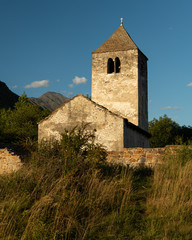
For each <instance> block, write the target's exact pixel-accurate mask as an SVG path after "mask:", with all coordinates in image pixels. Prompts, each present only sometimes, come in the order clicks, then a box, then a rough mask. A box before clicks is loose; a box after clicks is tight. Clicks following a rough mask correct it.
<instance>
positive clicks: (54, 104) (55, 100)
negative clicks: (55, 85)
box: [28, 92, 69, 111]
mask: <svg viewBox="0 0 192 240" xmlns="http://www.w3.org/2000/svg"><path fill="white" fill-rule="evenodd" d="M28 99H29V101H30V102H32V103H34V104H37V105H40V106H41V107H42V108H47V109H49V110H51V111H53V110H55V109H56V108H58V107H59V106H60V105H61V104H63V103H64V102H65V101H67V100H68V99H69V98H67V97H64V96H63V95H62V94H60V93H56V92H46V93H45V94H43V95H42V96H41V97H39V98H34V97H30V98H28Z"/></svg>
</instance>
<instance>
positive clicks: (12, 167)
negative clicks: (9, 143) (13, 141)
mask: <svg viewBox="0 0 192 240" xmlns="http://www.w3.org/2000/svg"><path fill="white" fill-rule="evenodd" d="M22 165H23V164H22V162H21V159H20V157H19V156H17V155H14V153H13V152H9V151H8V150H7V148H3V149H0V174H7V173H11V172H13V171H17V170H18V169H19V168H20V167H21V166H22Z"/></svg>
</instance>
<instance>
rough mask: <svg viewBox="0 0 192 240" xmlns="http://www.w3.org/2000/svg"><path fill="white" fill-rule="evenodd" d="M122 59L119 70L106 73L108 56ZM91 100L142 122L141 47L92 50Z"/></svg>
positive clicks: (137, 122) (133, 121)
mask: <svg viewBox="0 0 192 240" xmlns="http://www.w3.org/2000/svg"><path fill="white" fill-rule="evenodd" d="M116 57H118V58H119V60H120V73H110V74H108V73H107V62H108V59H109V58H112V59H113V60H115V58H116ZM91 96H92V100H93V101H95V102H97V103H98V104H100V105H103V106H104V107H106V108H108V109H109V110H110V111H112V112H114V113H117V114H119V115H121V116H123V117H124V118H127V119H128V120H129V121H130V122H132V123H134V124H135V125H137V126H138V125H139V116H138V114H139V107H138V106H139V105H138V104H139V96H138V50H137V49H133V50H128V51H118V52H107V53H93V55H92V93H91Z"/></svg>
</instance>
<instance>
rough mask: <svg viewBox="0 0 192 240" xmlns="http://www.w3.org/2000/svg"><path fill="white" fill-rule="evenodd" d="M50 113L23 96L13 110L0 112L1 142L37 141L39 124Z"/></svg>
mask: <svg viewBox="0 0 192 240" xmlns="http://www.w3.org/2000/svg"><path fill="white" fill-rule="evenodd" d="M49 113H50V112H49V111H47V110H42V109H41V108H39V107H38V106H37V105H34V104H32V103H30V102H28V100H27V96H26V95H25V94H23V95H22V96H21V97H20V98H19V101H18V102H16V104H15V105H14V108H13V109H8V110H5V109H1V110H0V141H1V142H4V143H5V142H8V143H22V142H24V141H26V140H27V139H32V140H37V123H38V122H39V121H40V120H41V119H43V118H44V117H46V116H47V115H48V114H49Z"/></svg>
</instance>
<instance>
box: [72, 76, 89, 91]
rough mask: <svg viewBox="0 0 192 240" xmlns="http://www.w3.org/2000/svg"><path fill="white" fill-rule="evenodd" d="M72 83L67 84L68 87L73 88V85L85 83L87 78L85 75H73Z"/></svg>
mask: <svg viewBox="0 0 192 240" xmlns="http://www.w3.org/2000/svg"><path fill="white" fill-rule="evenodd" d="M72 82H73V83H71V84H69V87H70V88H73V87H74V85H79V84H85V83H86V82H87V79H86V78H85V77H77V76H75V77H74V78H73V80H72Z"/></svg>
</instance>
